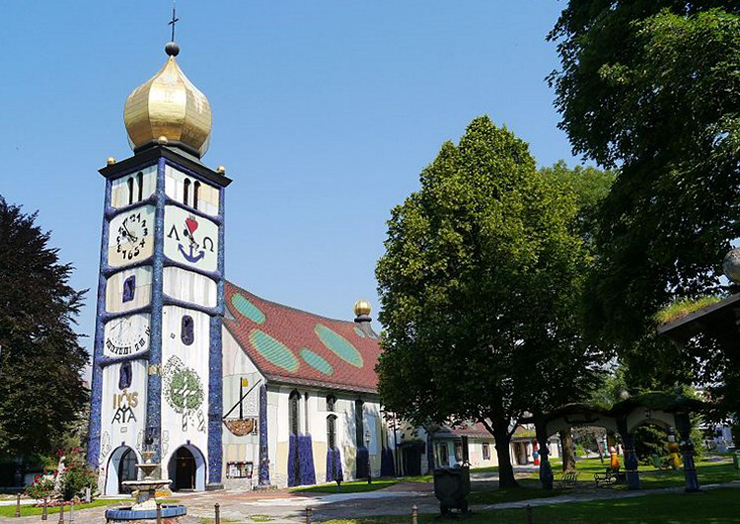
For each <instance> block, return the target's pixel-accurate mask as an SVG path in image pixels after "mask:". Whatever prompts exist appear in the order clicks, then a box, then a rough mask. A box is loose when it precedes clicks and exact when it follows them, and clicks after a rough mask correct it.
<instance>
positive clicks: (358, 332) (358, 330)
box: [355, 327, 365, 338]
mask: <svg viewBox="0 0 740 524" xmlns="http://www.w3.org/2000/svg"><path fill="white" fill-rule="evenodd" d="M355 333H357V336H358V337H360V338H365V332H364V331H363V330H361V329H360V328H358V327H356V328H355Z"/></svg>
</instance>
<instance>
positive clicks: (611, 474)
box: [594, 468, 627, 488]
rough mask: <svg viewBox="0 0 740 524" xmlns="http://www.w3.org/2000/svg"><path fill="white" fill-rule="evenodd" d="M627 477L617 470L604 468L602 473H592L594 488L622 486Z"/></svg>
mask: <svg viewBox="0 0 740 524" xmlns="http://www.w3.org/2000/svg"><path fill="white" fill-rule="evenodd" d="M626 479H627V477H626V475H625V474H624V473H622V472H621V471H619V469H612V468H606V470H605V471H604V473H594V482H595V483H596V487H597V488H600V487H602V486H611V485H612V484H622V483H624V482H625V481H626Z"/></svg>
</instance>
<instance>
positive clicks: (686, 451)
mask: <svg viewBox="0 0 740 524" xmlns="http://www.w3.org/2000/svg"><path fill="white" fill-rule="evenodd" d="M675 418H676V430H678V435H679V437H680V438H681V440H680V442H679V448H680V450H681V458H682V459H683V474H684V477H685V479H686V488H685V490H686V492H689V493H690V492H693V491H700V488H699V478H698V477H697V476H696V466H695V465H694V442H693V441H692V440H691V420H690V419H689V415H688V413H676V415H675Z"/></svg>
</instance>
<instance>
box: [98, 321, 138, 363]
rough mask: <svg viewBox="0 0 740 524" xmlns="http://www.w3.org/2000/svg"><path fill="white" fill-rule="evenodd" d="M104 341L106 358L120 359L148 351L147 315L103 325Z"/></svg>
mask: <svg viewBox="0 0 740 524" xmlns="http://www.w3.org/2000/svg"><path fill="white" fill-rule="evenodd" d="M104 339H105V340H104V347H105V354H106V356H111V357H120V356H125V355H132V354H134V353H138V352H140V351H145V350H147V349H149V315H148V314H138V315H129V316H126V317H121V318H117V319H115V320H111V321H110V322H108V323H107V324H106V325H105V335H104Z"/></svg>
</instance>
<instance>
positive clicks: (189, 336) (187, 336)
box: [180, 315, 195, 346]
mask: <svg viewBox="0 0 740 524" xmlns="http://www.w3.org/2000/svg"><path fill="white" fill-rule="evenodd" d="M194 324H195V322H193V317H191V316H190V315H183V316H182V323H181V325H180V339H181V340H182V343H183V344H185V345H186V346H189V345H191V344H192V343H193V341H194V340H195V334H194V333H193V327H194Z"/></svg>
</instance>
